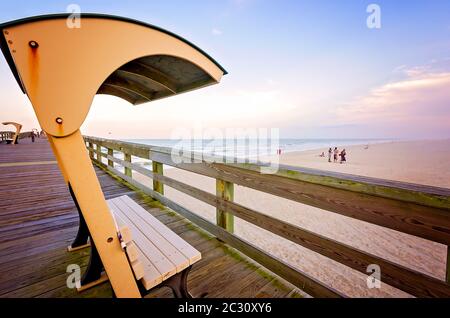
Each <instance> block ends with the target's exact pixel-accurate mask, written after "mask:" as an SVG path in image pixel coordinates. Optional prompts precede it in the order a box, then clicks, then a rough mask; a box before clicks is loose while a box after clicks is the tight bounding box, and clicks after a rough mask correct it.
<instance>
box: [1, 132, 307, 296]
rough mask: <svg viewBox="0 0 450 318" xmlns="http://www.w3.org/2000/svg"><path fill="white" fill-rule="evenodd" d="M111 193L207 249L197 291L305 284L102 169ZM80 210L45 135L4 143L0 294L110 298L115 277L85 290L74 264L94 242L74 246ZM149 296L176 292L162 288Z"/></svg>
mask: <svg viewBox="0 0 450 318" xmlns="http://www.w3.org/2000/svg"><path fill="white" fill-rule="evenodd" d="M96 172H97V175H98V177H99V180H100V183H101V185H102V188H103V191H104V194H105V196H106V198H107V199H109V198H113V197H116V196H120V195H124V194H126V195H129V196H130V197H131V198H132V199H134V200H135V201H136V202H138V203H139V204H140V205H141V206H142V207H144V208H145V209H146V210H147V211H148V212H150V213H152V214H153V215H154V216H156V217H157V218H158V219H159V220H160V221H162V222H163V223H165V224H166V225H167V226H168V227H170V228H171V229H172V230H173V231H175V232H176V233H177V234H178V235H180V236H181V237H182V238H183V239H185V240H186V241H188V242H189V243H190V244H192V245H193V246H195V247H196V248H197V249H198V250H200V251H201V253H202V260H201V261H200V262H198V263H197V264H195V265H194V267H193V270H192V272H191V274H190V276H189V281H188V286H189V290H190V291H191V293H192V295H193V296H194V297H227V298H228V297H295V296H299V293H298V290H297V289H296V288H295V287H294V286H293V285H291V284H290V283H288V282H286V281H285V280H283V279H281V278H279V277H277V276H275V275H274V274H272V273H270V272H269V271H268V270H266V269H265V268H263V267H262V266H261V265H259V264H257V263H255V262H253V261H251V260H250V259H249V258H247V257H245V256H243V255H242V254H241V253H240V252H238V251H236V250H235V249H233V248H231V247H229V246H228V245H226V244H224V243H222V242H220V241H219V240H217V239H216V238H215V237H213V236H211V235H210V234H208V233H207V232H205V231H203V230H202V229H200V228H199V227H197V226H195V225H194V224H192V223H191V222H189V221H188V220H187V219H185V218H184V217H182V216H180V215H178V214H176V213H174V212H173V211H170V210H168V209H166V208H164V207H162V206H161V205H160V204H159V203H157V202H156V201H154V200H153V199H151V198H150V197H148V196H147V195H145V194H143V193H142V192H139V191H132V190H130V188H128V187H127V186H125V185H124V184H123V183H120V182H119V181H117V180H115V179H114V178H113V177H111V176H110V175H108V174H107V173H105V172H104V171H103V170H100V169H99V168H96ZM77 227H78V214H77V212H76V208H75V205H74V203H73V201H72V199H71V197H70V195H69V191H68V189H67V187H66V185H65V183H64V180H63V178H62V175H61V174H60V171H59V169H58V166H57V164H56V162H55V158H54V156H53V153H52V151H51V149H50V147H49V144H48V142H47V141H46V140H45V139H37V141H36V142H35V143H31V142H30V141H29V140H21V141H20V144H18V145H4V144H2V145H0V297H111V296H112V290H111V287H110V284H109V283H104V284H102V285H100V286H97V287H95V288H92V289H90V290H88V291H85V292H83V293H78V292H76V291H75V290H73V289H69V288H67V287H66V279H67V277H68V273H66V268H67V266H68V265H69V264H78V265H80V266H81V268H82V269H83V268H86V266H87V263H88V256H89V249H85V250H81V251H78V252H72V253H68V252H67V250H66V247H67V246H68V245H69V244H70V243H71V241H72V240H73V238H74V237H75V234H76V231H77ZM147 297H172V294H171V292H170V291H169V290H168V289H165V288H162V289H158V290H156V291H154V292H152V293H151V294H149V295H148V296H147Z"/></svg>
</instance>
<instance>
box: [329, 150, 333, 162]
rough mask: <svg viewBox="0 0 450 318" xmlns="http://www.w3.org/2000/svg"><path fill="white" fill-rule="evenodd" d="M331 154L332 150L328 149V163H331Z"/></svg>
mask: <svg viewBox="0 0 450 318" xmlns="http://www.w3.org/2000/svg"><path fill="white" fill-rule="evenodd" d="M332 153H333V149H331V147H330V149H328V162H331V154H332Z"/></svg>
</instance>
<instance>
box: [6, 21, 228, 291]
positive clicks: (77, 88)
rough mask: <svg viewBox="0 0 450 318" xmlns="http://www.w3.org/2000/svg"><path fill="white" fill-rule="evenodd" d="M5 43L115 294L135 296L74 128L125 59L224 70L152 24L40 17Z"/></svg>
mask: <svg viewBox="0 0 450 318" xmlns="http://www.w3.org/2000/svg"><path fill="white" fill-rule="evenodd" d="M3 33H4V34H3V35H4V37H5V41H6V42H5V43H7V46H8V49H9V53H10V54H11V57H12V59H13V62H14V65H15V67H16V69H17V73H18V76H19V78H20V81H21V84H22V85H23V88H24V90H25V92H26V94H27V95H28V97H29V99H30V101H31V103H32V105H33V108H34V111H35V113H36V115H37V118H38V120H39V123H40V125H41V127H42V128H43V130H44V131H45V132H46V134H47V136H48V140H49V142H50V144H51V147H52V149H53V152H54V153H55V156H56V159H57V161H58V165H59V167H60V169H61V172H62V174H63V176H64V179H65V181H66V182H67V183H68V184H70V186H71V187H72V189H73V192H74V195H75V198H76V200H77V202H78V204H79V206H80V209H81V212H82V214H83V217H84V219H85V221H86V224H87V226H88V229H89V232H90V234H91V239H92V240H93V241H94V243H95V246H96V247H97V249H98V252H99V255H100V258H101V260H102V263H103V265H104V268H105V271H106V273H107V275H108V277H109V280H110V282H111V285H112V287H113V289H114V292H115V294H116V295H117V297H140V296H141V295H140V293H139V290H138V286H137V283H136V280H135V278H134V276H133V272H132V269H131V267H130V264H129V262H128V260H127V257H126V255H125V253H124V251H123V250H122V248H121V246H120V242H119V240H118V236H117V228H116V225H115V223H114V220H113V217H112V215H111V213H110V211H109V209H108V206H107V204H106V201H105V198H104V195H103V192H102V190H101V187H100V184H99V181H98V179H97V177H96V174H95V170H94V169H93V166H92V163H91V161H90V158H89V156H88V154H87V152H86V147H85V144H84V141H83V137H82V135H81V133H80V131H79V128H80V126H81V125H82V123H83V121H84V120H85V118H86V116H87V113H88V111H89V109H90V107H91V103H92V100H93V98H94V95H95V94H96V93H97V91H98V89H99V87H100V86H101V85H102V83H103V82H104V81H105V80H106V79H107V77H108V76H109V75H110V74H111V73H112V72H114V71H115V70H116V69H118V68H119V67H120V66H122V65H124V64H125V63H127V62H129V61H133V60H135V59H137V58H140V57H145V56H151V55H169V56H175V57H178V58H180V59H184V60H187V61H189V62H191V63H193V64H195V65H196V66H198V67H199V68H201V69H202V70H203V71H204V72H206V73H207V74H209V75H210V76H211V78H213V79H214V80H215V81H216V82H219V81H220V79H221V77H222V75H224V72H223V70H222V69H221V68H220V67H218V65H217V64H215V63H214V62H213V61H212V60H211V59H210V58H209V57H208V56H207V55H205V54H204V52H202V51H200V50H199V49H198V48H196V47H193V46H191V45H189V44H188V43H186V42H185V41H182V40H180V38H177V37H175V36H172V35H170V34H168V33H165V32H162V31H161V30H158V29H153V28H148V27H145V26H143V25H139V24H136V23H132V22H129V21H125V20H117V19H104V18H101V17H99V18H95V17H89V18H82V21H81V28H77V29H71V28H69V27H68V26H67V24H66V19H63V18H60V19H42V20H33V21H29V22H26V23H18V24H12V25H11V26H9V27H6V28H5V29H3Z"/></svg>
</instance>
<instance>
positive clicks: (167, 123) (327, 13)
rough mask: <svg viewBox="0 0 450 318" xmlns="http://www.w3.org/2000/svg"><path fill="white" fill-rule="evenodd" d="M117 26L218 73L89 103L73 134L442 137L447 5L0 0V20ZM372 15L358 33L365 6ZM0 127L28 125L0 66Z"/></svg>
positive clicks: (25, 104) (448, 93) (448, 91)
mask: <svg viewBox="0 0 450 318" xmlns="http://www.w3.org/2000/svg"><path fill="white" fill-rule="evenodd" d="M71 3H76V4H78V5H79V6H80V7H81V10H82V12H98V13H105V14H114V15H120V16H126V17H130V18H134V19H138V20H141V21H145V22H147V23H150V24H154V25H157V26H160V27H162V28H165V29H167V30H169V31H172V32H174V33H177V34H179V35H181V36H183V37H185V38H186V39H188V40H189V41H191V42H193V43H195V44H196V45H198V46H199V47H200V48H202V49H203V50H205V51H206V52H208V53H209V54H210V55H211V56H212V57H213V58H215V59H216V60H217V61H218V62H219V63H220V64H221V65H223V66H224V67H225V68H226V69H227V71H228V72H229V74H228V75H227V76H225V77H224V78H223V80H222V82H221V83H220V84H219V85H215V86H212V87H208V88H206V89H201V90H198V91H194V92H190V93H186V94H182V95H179V96H176V97H171V98H168V99H164V100H160V101H156V102H151V103H148V104H143V105H140V106H131V105H130V104H128V103H127V102H125V101H123V100H121V99H118V98H116V97H111V96H104V95H101V96H97V97H96V98H95V100H94V104H93V107H92V108H91V112H90V113H89V115H88V118H87V120H86V122H85V124H84V125H83V127H82V132H83V133H85V134H89V135H96V136H105V137H107V136H109V137H114V138H170V137H171V136H172V133H173V130H174V129H175V128H177V127H178V128H179V127H184V128H189V127H194V126H197V127H198V126H201V127H204V128H208V127H217V128H220V129H226V128H279V129H280V134H281V136H282V137H287V138H408V139H422V138H450V1H446V0H435V1H426V0H423V1H411V0H409V1H377V0H372V1H360V0H345V1H337V0H334V1H331V0H314V1H313V0H310V1H301V0H292V1H287V0H265V1H264V0H223V1H219V0H217V1H213V0H204V1H200V0H190V1H186V0H179V1H174V0H165V1H156V0H153V1H144V0H142V1H137V0H136V1H131V0H128V1H113V0H108V1H93V0H90V1H75V0H74V1H24V0H15V1H1V2H0V22H6V21H9V20H14V19H17V18H22V17H26V16H33V15H39V14H47V13H60V12H66V8H67V6H68V5H69V4H71ZM371 3H376V4H378V5H379V6H380V8H381V28H380V29H369V28H368V27H367V25H366V19H367V17H368V16H369V13H367V12H366V8H367V6H368V5H369V4H371ZM0 96H1V100H0V105H1V106H0V121H17V122H21V123H23V124H24V130H31V128H34V127H38V123H37V120H36V118H35V115H34V112H33V110H32V108H31V105H30V102H29V101H28V99H27V97H26V96H25V95H23V94H22V93H21V91H20V89H19V87H18V85H17V83H16V81H15V80H14V78H13V76H12V74H11V72H10V70H9V67H8V66H7V64H6V62H5V60H4V58H3V57H1V58H0ZM0 130H4V129H3V128H1V129H0Z"/></svg>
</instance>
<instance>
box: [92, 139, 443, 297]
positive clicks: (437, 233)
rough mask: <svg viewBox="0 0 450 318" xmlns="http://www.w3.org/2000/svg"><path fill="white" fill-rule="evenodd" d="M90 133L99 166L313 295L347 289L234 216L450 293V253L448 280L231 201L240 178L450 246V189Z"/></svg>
mask: <svg viewBox="0 0 450 318" xmlns="http://www.w3.org/2000/svg"><path fill="white" fill-rule="evenodd" d="M84 138H85V142H86V143H87V149H88V151H89V155H90V157H91V159H92V160H93V161H94V162H95V163H96V164H98V165H99V166H101V167H103V168H105V169H107V170H109V171H110V172H111V173H112V174H114V175H116V176H118V177H120V178H122V179H123V180H125V181H127V182H128V183H130V184H131V185H133V186H135V187H137V188H139V189H141V190H142V191H144V192H145V193H147V194H148V195H150V196H151V197H153V198H154V199H156V200H158V201H160V202H161V203H162V204H164V205H165V206H167V207H169V208H171V209H173V210H174V211H176V212H178V213H180V214H181V215H183V216H185V217H186V218H188V219H190V220H191V221H192V222H194V223H196V224H197V225H199V226H200V227H202V228H204V229H205V230H207V231H208V232H210V233H211V234H213V235H215V236H217V237H218V238H219V239H221V240H223V241H224V242H226V243H228V244H229V245H230V246H232V247H234V248H236V249H237V250H239V251H241V252H242V253H244V254H246V255H247V256H249V257H250V258H252V259H254V260H255V261H257V262H258V263H260V264H261V265H263V266H265V267H266V268H268V269H270V270H271V271H273V272H274V273H275V274H277V275H279V276H280V277H283V278H284V279H286V280H288V281H289V282H291V283H293V284H294V285H296V286H298V287H299V288H300V289H302V290H304V291H305V292H307V293H308V294H310V295H312V296H318V297H340V296H344V295H342V294H341V293H340V292H338V291H336V290H334V289H333V288H331V287H329V286H326V285H325V284H324V283H322V282H320V281H318V280H317V279H315V278H314V277H311V276H310V275H309V274H306V273H304V272H302V271H300V270H298V269H296V268H294V267H293V266H291V265H289V264H287V263H286V262H284V261H283V260H281V259H278V258H277V257H275V256H273V255H270V254H269V253H268V252H266V251H264V250H262V249H261V248H259V247H256V246H255V245H253V244H252V243H250V242H247V241H245V240H244V239H242V238H240V237H238V236H236V235H234V234H233V229H234V219H233V217H234V216H236V217H238V218H241V219H243V220H245V221H247V222H249V223H251V224H254V225H256V226H258V227H260V228H262V229H265V230H267V231H270V232H272V233H274V234H276V235H278V236H281V237H283V238H285V239H288V240H290V241H292V242H294V243H296V244H299V245H301V246H303V247H305V248H308V249H310V250H312V251H314V252H317V253H319V254H321V255H324V256H326V257H328V258H330V259H332V260H334V261H337V262H339V263H341V264H344V265H346V266H348V267H350V268H352V269H355V270H357V271H359V272H362V273H364V274H367V268H368V266H369V265H371V264H377V265H379V266H380V268H381V281H382V282H384V283H386V284H388V285H391V286H393V287H396V288H398V289H400V290H403V291H405V292H407V293H409V294H411V295H414V296H418V297H450V266H449V264H450V260H449V256H447V265H446V266H447V268H446V274H447V276H446V281H443V280H439V279H437V278H434V277H431V276H429V275H427V274H424V273H421V272H418V271H416V270H413V269H410V268H407V267H405V266H402V265H399V264H396V263H394V262H392V261H389V260H386V259H383V258H382V257H379V256H375V255H373V254H370V253H368V252H366V251H362V250H359V249H357V248H354V247H351V246H348V245H346V244H344V243H341V242H338V241H335V240H333V239H330V238H327V237H324V236H322V235H320V234H317V233H314V232H311V231H309V230H306V229H304V228H301V227H299V226H297V225H293V224H290V223H288V222H286V221H282V220H279V219H277V218H274V217H272V216H269V215H265V214H263V213H260V212H258V211H255V210H253V209H250V208H248V207H244V206H242V205H240V204H238V203H236V202H233V201H234V200H233V197H234V184H238V185H241V186H245V187H249V188H252V189H255V190H258V191H262V192H265V193H269V194H272V195H276V196H279V197H282V198H286V199H289V200H293V201H296V202H299V203H302V204H306V205H310V206H314V207H317V208H320V209H323V210H326V211H330V212H334V213H338V214H341V215H345V216H347V217H351V218H354V219H358V220H362V221H366V222H369V223H372V224H376V225H379V226H382V227H386V228H390V229H393V230H397V231H400V232H403V233H408V234H411V235H415V236H418V237H422V238H425V239H428V240H431V241H434V242H438V243H441V244H444V245H446V246H447V249H449V248H448V246H449V245H450V217H449V216H450V190H449V189H443V188H437V187H431V186H423V185H416V184H410V183H404V182H397V181H388V180H382V179H375V178H369V177H362V176H353V175H347V174H341V173H335V172H325V171H319V170H315V169H308V168H298V167H290V166H285V165H280V167H279V169H278V171H277V172H276V173H275V174H262V173H260V170H261V167H264V164H262V163H255V164H253V163H218V162H212V161H213V160H200V161H199V160H196V161H195V162H194V163H191V162H187V163H186V162H182V163H179V161H178V160H176V162H175V161H174V160H173V158H172V149H171V148H166V147H156V146H149V145H143V144H136V143H130V142H123V141H118V140H110V139H103V138H96V137H88V136H85V137H84ZM94 145H95V148H94ZM103 148H106V152H103V151H102V149H103ZM114 151H118V152H122V153H123V154H124V160H122V159H119V158H117V157H115V156H114ZM184 155H185V156H187V157H190V158H193V157H196V156H197V158H198V156H199V154H196V153H188V154H186V153H185V154H184ZM132 156H135V157H139V158H143V159H147V160H151V161H152V170H149V169H146V168H144V167H143V166H141V165H138V164H136V163H133V162H132V160H131V158H132ZM102 158H106V159H107V161H108V163H107V164H104V163H102ZM114 164H119V165H121V166H123V167H124V173H122V172H120V171H119V170H117V169H115V168H114ZM163 165H169V166H172V167H175V168H179V169H183V170H186V171H190V172H193V173H197V174H200V175H203V176H207V177H211V178H214V179H216V195H214V194H211V193H209V192H206V191H203V190H200V189H198V188H195V187H193V186H191V185H188V184H186V183H183V182H181V181H178V180H175V179H173V178H169V177H167V176H164V172H163ZM133 170H134V171H136V172H138V173H140V174H142V175H145V176H147V177H149V178H151V179H152V180H153V188H149V187H147V186H145V185H143V184H142V183H140V182H138V181H136V180H135V179H133V177H132V175H133V174H132V171H133ZM164 185H167V186H169V187H171V188H174V189H176V190H178V191H180V192H183V193H185V194H187V195H189V196H191V197H194V198H196V199H198V200H200V201H203V202H205V203H207V204H209V205H212V206H214V207H216V211H217V213H216V215H217V224H213V223H211V222H210V221H208V220H206V219H204V218H203V217H201V216H199V215H197V214H195V213H194V212H192V211H189V210H188V209H186V208H184V207H182V206H181V205H179V204H177V203H175V202H173V201H172V200H170V199H168V198H167V197H165V196H164ZM449 254H450V253H448V255H449Z"/></svg>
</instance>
